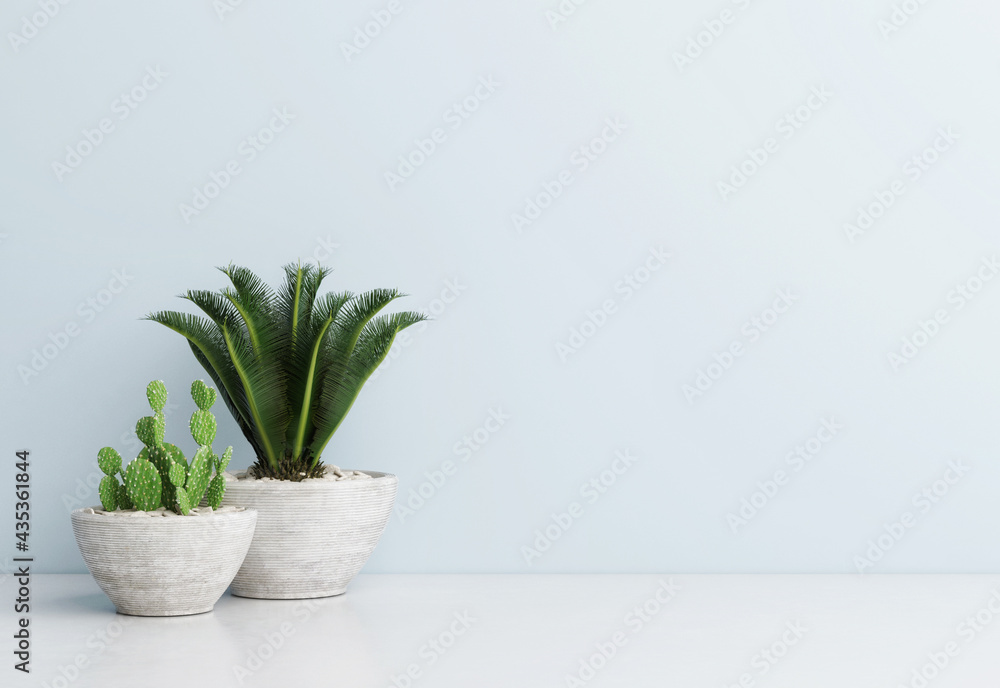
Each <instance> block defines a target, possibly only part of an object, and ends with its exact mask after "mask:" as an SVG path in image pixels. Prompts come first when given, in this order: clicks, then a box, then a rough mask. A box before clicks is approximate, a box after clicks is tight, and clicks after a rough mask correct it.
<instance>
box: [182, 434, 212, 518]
mask: <svg viewBox="0 0 1000 688" xmlns="http://www.w3.org/2000/svg"><path fill="white" fill-rule="evenodd" d="M213 463H214V459H213V456H212V449H211V448H210V447H206V446H202V447H199V449H198V452H197V453H196V454H195V455H194V458H192V459H191V468H189V469H188V479H187V484H186V485H185V486H184V487H185V489H186V490H187V493H188V497H190V498H191V502H192V503H194V504H197V503H198V502H200V501H201V498H202V495H204V494H205V489H206V488H207V487H208V481H209V480H210V479H211V477H212V464H213Z"/></svg>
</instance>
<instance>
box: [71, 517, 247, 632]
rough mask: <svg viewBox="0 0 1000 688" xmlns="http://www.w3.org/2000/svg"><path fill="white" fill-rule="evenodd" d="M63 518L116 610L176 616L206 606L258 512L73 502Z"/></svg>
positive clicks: (243, 548) (243, 547)
mask: <svg viewBox="0 0 1000 688" xmlns="http://www.w3.org/2000/svg"><path fill="white" fill-rule="evenodd" d="M92 508H94V509H100V508H101V507H100V506H96V507H92ZM70 520H71V521H72V523H73V534H74V535H75V536H76V544H77V546H78V547H79V548H80V553H81V554H82V555H83V560H84V561H85V562H86V563H87V568H88V569H90V573H91V574H93V576H94V580H96V581H97V585H98V586H100V588H101V590H103V591H104V594H106V595H107V596H108V597H109V598H110V599H111V601H112V602H113V603H114V605H115V608H116V609H117V610H118V611H119V612H120V613H122V614H131V615H133V616H181V615H184V614H201V613H203V612H210V611H212V608H213V607H214V606H215V603H216V602H218V600H219V598H220V597H222V593H224V592H225V591H226V588H227V587H228V586H229V583H230V582H231V581H232V580H233V576H235V575H236V571H237V570H239V568H240V564H242V563H243V558H244V557H245V556H246V553H247V550H249V549H250V542H251V540H252V539H253V531H254V526H255V525H256V523H257V512H256V511H253V510H251V509H246V510H244V511H236V512H223V513H219V514H212V515H211V516H176V517H162V516H139V517H130V516H105V515H102V514H91V513H86V512H84V510H83V509H77V510H76V511H74V512H72V513H71V514H70Z"/></svg>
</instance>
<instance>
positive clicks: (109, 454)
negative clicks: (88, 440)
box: [97, 447, 122, 476]
mask: <svg viewBox="0 0 1000 688" xmlns="http://www.w3.org/2000/svg"><path fill="white" fill-rule="evenodd" d="M97 465H98V466H100V467H101V471H103V472H104V474H105V476H115V475H118V473H119V471H121V469H122V455H121V454H119V453H118V452H116V451H115V450H114V449H112V448H111V447H104V449H102V450H101V451H99V452H97Z"/></svg>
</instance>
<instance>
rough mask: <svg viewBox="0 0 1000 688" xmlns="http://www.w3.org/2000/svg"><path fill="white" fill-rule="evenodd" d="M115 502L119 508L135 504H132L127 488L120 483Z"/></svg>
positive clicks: (127, 507)
mask: <svg viewBox="0 0 1000 688" xmlns="http://www.w3.org/2000/svg"><path fill="white" fill-rule="evenodd" d="M115 482H118V481H115ZM117 504H118V508H119V509H131V508H132V507H133V506H135V505H134V504H132V500H131V499H129V498H128V489H127V488H126V487H125V486H124V485H123V484H121V483H118V501H117Z"/></svg>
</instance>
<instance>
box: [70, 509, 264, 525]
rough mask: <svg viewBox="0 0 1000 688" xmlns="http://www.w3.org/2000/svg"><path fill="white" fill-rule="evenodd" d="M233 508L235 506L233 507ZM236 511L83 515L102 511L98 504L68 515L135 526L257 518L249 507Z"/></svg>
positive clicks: (75, 510) (74, 510)
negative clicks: (197, 513) (173, 514)
mask: <svg viewBox="0 0 1000 688" xmlns="http://www.w3.org/2000/svg"><path fill="white" fill-rule="evenodd" d="M234 506H235V505H234ZM237 508H238V509H239V510H238V511H223V512H221V513H213V514H212V515H211V516H191V515H190V514H189V515H187V516H183V515H181V514H177V516H171V517H164V516H105V515H104V514H88V513H84V511H83V510H84V509H104V507H103V506H101V505H100V504H98V505H97V506H82V507H80V508H79V509H73V511H71V512H70V513H69V515H70V518H78V519H87V520H100V521H101V522H110V523H129V522H135V523H137V524H141V523H175V522H179V523H194V522H199V521H204V522H206V523H208V522H211V521H212V519H216V518H230V517H237V516H242V517H249V516H251V515H252V516H253V517H254V518H256V517H257V510H256V509H255V508H253V507H251V506H237Z"/></svg>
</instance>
